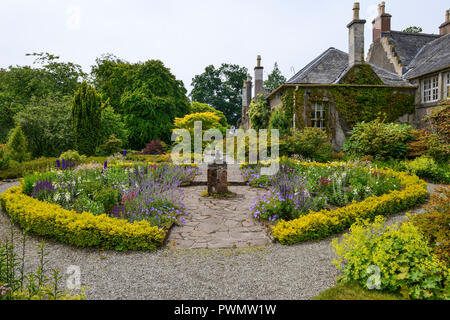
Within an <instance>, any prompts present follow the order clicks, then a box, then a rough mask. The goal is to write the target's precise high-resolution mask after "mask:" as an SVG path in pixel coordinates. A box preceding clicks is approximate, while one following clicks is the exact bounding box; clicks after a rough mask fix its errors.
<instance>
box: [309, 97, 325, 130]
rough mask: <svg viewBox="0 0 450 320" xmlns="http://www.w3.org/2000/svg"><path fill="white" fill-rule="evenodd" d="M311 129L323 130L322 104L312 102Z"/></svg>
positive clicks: (323, 108)
mask: <svg viewBox="0 0 450 320" xmlns="http://www.w3.org/2000/svg"><path fill="white" fill-rule="evenodd" d="M311 127H313V128H320V129H322V130H323V129H324V128H325V106H324V105H323V103H317V102H314V103H313V105H312V112H311Z"/></svg>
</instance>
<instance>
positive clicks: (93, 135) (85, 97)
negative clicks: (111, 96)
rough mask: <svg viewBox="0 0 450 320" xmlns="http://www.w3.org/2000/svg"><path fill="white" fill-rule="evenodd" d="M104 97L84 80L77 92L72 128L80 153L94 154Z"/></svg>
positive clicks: (74, 100)
mask: <svg viewBox="0 0 450 320" xmlns="http://www.w3.org/2000/svg"><path fill="white" fill-rule="evenodd" d="M101 117H102V98H101V95H100V94H98V93H97V92H96V91H95V88H93V87H92V86H90V85H88V84H87V83H86V81H84V82H83V83H82V85H81V87H80V88H79V89H78V91H77V92H75V97H74V99H73V105H72V128H73V131H74V136H75V148H76V149H77V151H78V152H79V153H80V154H85V155H92V154H94V153H95V150H96V148H97V146H98V144H99V142H100V141H99V140H100V134H101Z"/></svg>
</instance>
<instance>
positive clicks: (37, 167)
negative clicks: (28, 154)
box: [0, 158, 56, 180]
mask: <svg viewBox="0 0 450 320" xmlns="http://www.w3.org/2000/svg"><path fill="white" fill-rule="evenodd" d="M11 164H12V165H10V167H9V169H6V170H0V180H3V179H16V178H20V177H23V176H24V175H25V174H27V173H29V172H34V171H42V170H46V169H49V168H54V167H56V158H39V159H35V160H32V161H26V162H22V163H20V164H18V165H17V166H16V165H14V161H11Z"/></svg>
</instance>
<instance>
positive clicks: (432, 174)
mask: <svg viewBox="0 0 450 320" xmlns="http://www.w3.org/2000/svg"><path fill="white" fill-rule="evenodd" d="M404 166H405V170H406V171H407V172H409V173H412V174H415V175H417V176H419V177H421V178H424V179H429V180H432V181H434V182H443V183H446V184H449V183H450V172H449V170H448V165H447V166H445V165H441V164H438V163H436V161H434V160H433V158H431V157H429V156H422V157H419V158H416V159H414V160H412V161H405V162H404Z"/></svg>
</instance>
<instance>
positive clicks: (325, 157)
mask: <svg viewBox="0 0 450 320" xmlns="http://www.w3.org/2000/svg"><path fill="white" fill-rule="evenodd" d="M282 146H283V147H282V152H281V153H282V155H285V156H291V155H301V156H303V157H304V158H308V159H311V160H314V161H318V162H327V161H330V160H331V156H332V151H333V150H332V146H331V143H330V141H329V139H328V136H327V134H326V133H325V131H323V130H321V129H320V128H310V127H307V128H304V129H303V130H299V131H295V132H293V133H292V134H291V135H289V136H286V138H285V139H284V143H282Z"/></svg>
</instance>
